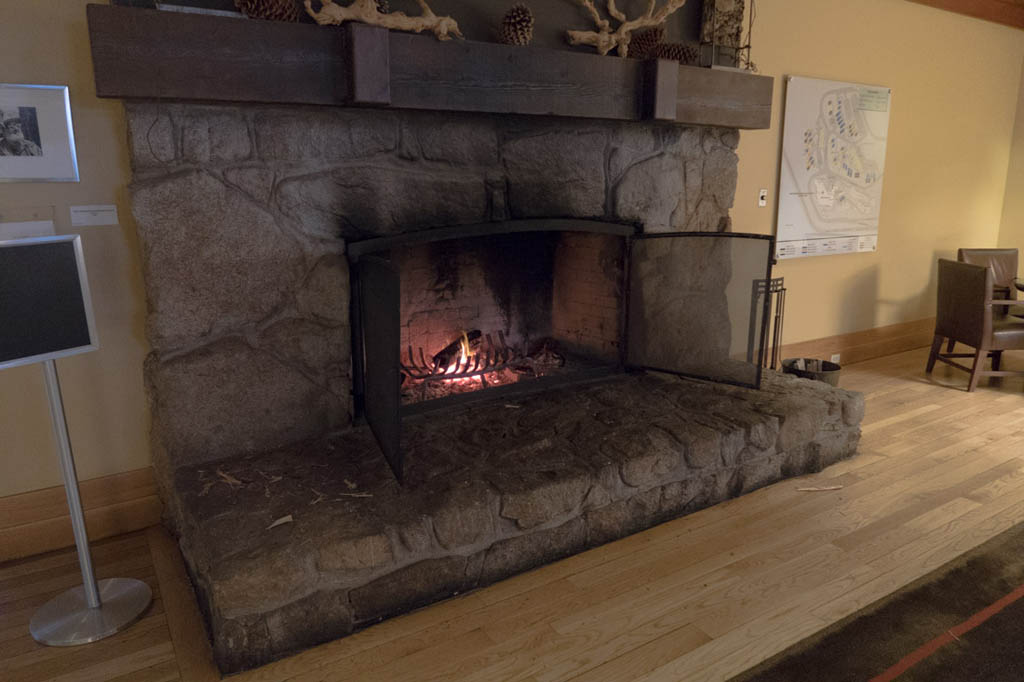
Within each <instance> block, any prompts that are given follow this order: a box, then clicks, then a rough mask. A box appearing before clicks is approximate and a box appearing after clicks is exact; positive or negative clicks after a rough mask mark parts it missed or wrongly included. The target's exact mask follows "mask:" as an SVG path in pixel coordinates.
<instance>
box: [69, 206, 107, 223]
mask: <svg viewBox="0 0 1024 682" xmlns="http://www.w3.org/2000/svg"><path fill="white" fill-rule="evenodd" d="M90 225H117V206H114V205H113V204H96V205H92V206H72V207H71V227H88V226H90Z"/></svg>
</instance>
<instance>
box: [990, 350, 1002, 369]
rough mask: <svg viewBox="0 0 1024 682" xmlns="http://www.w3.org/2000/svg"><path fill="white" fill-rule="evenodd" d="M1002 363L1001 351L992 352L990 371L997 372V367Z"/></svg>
mask: <svg viewBox="0 0 1024 682" xmlns="http://www.w3.org/2000/svg"><path fill="white" fill-rule="evenodd" d="M1002 362H1003V351H1001V350H994V351H992V371H993V372H998V371H999V365H1000V364H1001V363H1002Z"/></svg>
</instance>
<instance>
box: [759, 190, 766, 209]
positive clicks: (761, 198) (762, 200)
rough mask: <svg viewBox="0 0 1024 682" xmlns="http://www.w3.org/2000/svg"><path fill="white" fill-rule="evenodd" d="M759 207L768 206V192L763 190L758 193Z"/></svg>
mask: <svg viewBox="0 0 1024 682" xmlns="http://www.w3.org/2000/svg"><path fill="white" fill-rule="evenodd" d="M757 205H758V206H767V205H768V190H766V189H762V190H759V191H758V192H757Z"/></svg>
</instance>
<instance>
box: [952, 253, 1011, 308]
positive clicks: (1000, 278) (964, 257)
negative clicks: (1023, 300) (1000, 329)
mask: <svg viewBox="0 0 1024 682" xmlns="http://www.w3.org/2000/svg"><path fill="white" fill-rule="evenodd" d="M956 259H957V260H958V261H960V262H961V263H971V264H972V265H984V266H985V267H987V268H988V269H989V270H991V271H992V298H996V299H1016V298H1017V289H1016V288H1015V287H1014V286H1013V280H1014V279H1016V277H1017V249H958V250H957V252H956Z"/></svg>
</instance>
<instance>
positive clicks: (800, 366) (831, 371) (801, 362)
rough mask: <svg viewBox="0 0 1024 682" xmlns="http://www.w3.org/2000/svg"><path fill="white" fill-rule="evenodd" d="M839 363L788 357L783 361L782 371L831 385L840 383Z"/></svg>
mask: <svg viewBox="0 0 1024 682" xmlns="http://www.w3.org/2000/svg"><path fill="white" fill-rule="evenodd" d="M840 369H842V368H841V367H840V366H839V365H837V364H836V363H834V362H829V361H828V360H816V359H814V358H786V359H785V360H783V361H782V371H783V372H784V373H786V374H795V375H797V376H798V377H802V378H804V379H814V380H815V381H824V382H825V383H826V384H829V385H830V386H838V385H839V370H840Z"/></svg>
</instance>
